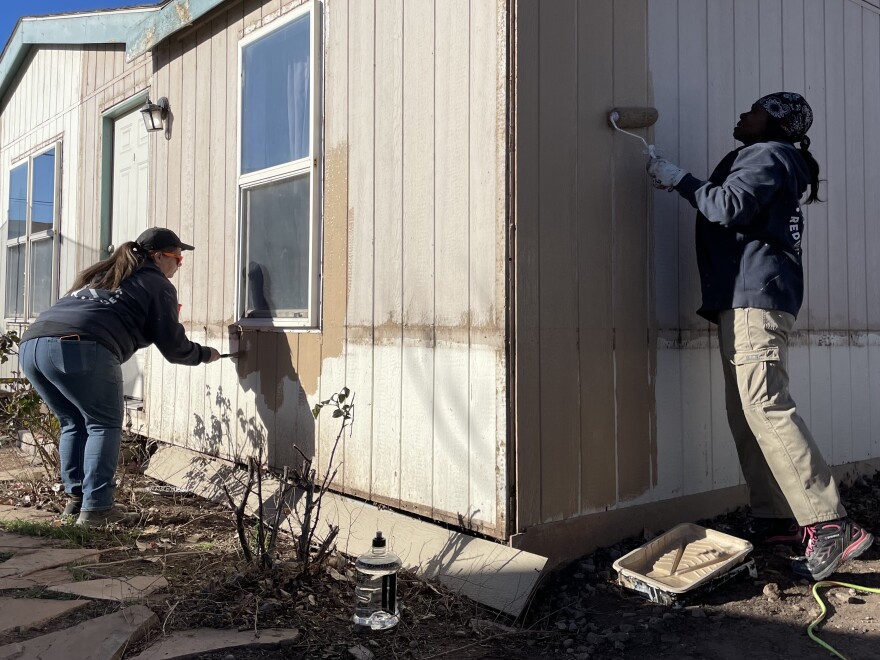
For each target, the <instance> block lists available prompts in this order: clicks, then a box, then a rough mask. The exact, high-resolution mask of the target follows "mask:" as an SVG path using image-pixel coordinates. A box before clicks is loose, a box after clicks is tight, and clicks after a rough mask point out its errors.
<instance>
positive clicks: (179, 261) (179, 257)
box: [162, 252, 183, 266]
mask: <svg viewBox="0 0 880 660" xmlns="http://www.w3.org/2000/svg"><path fill="white" fill-rule="evenodd" d="M162 254H164V255H165V256H166V257H174V258H175V259H177V265H178V266H179V265H180V264H182V263H183V255H182V254H175V253H174V252H163V253H162Z"/></svg>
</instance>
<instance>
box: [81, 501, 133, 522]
mask: <svg viewBox="0 0 880 660" xmlns="http://www.w3.org/2000/svg"><path fill="white" fill-rule="evenodd" d="M137 520H138V516H137V514H134V513H129V512H128V511H126V510H125V509H124V508H123V507H121V506H119V505H118V504H114V505H113V506H112V507H110V508H109V509H95V510H94V511H80V513H79V518H77V519H76V524H77V525H82V526H83V527H104V526H106V525H131V524H133V523H135V522H137Z"/></svg>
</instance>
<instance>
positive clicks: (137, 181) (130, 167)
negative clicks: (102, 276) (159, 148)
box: [110, 110, 150, 399]
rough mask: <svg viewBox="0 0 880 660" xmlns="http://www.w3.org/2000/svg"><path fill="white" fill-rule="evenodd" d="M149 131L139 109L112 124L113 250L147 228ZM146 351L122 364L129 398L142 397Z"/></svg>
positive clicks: (111, 238)
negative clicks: (145, 128)
mask: <svg viewBox="0 0 880 660" xmlns="http://www.w3.org/2000/svg"><path fill="white" fill-rule="evenodd" d="M147 137H148V133H147V132H146V130H144V122H143V120H142V119H141V113H140V112H139V111H138V110H135V111H134V112H131V113H129V114H127V115H125V116H123V117H120V118H119V119H117V120H116V121H115V122H114V124H113V211H112V215H111V218H110V250H111V251H112V250H113V249H115V248H116V246H117V245H121V244H122V243H125V242H126V241H133V240H134V239H136V238H137V237H138V236H139V235H140V233H141V232H142V231H143V230H144V229H146V228H147V210H148V209H147V203H148V194H149V189H150V161H149V155H150V150H149V144H150V143H149V141H148V139H147ZM143 374H144V355H143V352H142V351H138V352H137V353H135V354H134V357H132V358H131V359H130V360H129V361H128V362H126V363H125V364H123V365H122V375H123V378H124V379H125V386H124V394H125V398H127V399H143V396H144V378H143Z"/></svg>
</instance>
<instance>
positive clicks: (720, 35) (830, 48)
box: [639, 0, 880, 501]
mask: <svg viewBox="0 0 880 660" xmlns="http://www.w3.org/2000/svg"><path fill="white" fill-rule="evenodd" d="M648 21H649V39H648V42H649V69H650V72H651V78H652V84H651V87H652V89H653V95H654V96H653V102H654V105H655V106H656V107H657V109H658V110H659V112H660V120H659V121H658V123H657V124H656V126H655V128H654V141H655V143H656V144H657V146H658V147H659V148H660V149H661V150H663V152H664V153H665V154H667V156H668V157H669V158H670V159H672V160H674V161H676V162H677V163H678V164H680V165H681V166H682V167H683V168H685V169H686V170H689V171H692V172H693V173H694V174H695V175H696V176H698V177H703V178H706V177H708V174H709V173H710V171H711V168H712V167H714V165H715V164H716V163H717V162H718V160H719V159H720V158H721V157H722V156H723V155H724V153H726V152H727V151H728V150H729V149H731V148H733V146H734V144H735V143H734V141H733V139H732V137H731V136H730V133H731V131H732V129H733V125H734V124H735V123H736V118H737V116H738V114H739V113H740V112H743V111H744V110H746V109H747V108H748V107H749V106H750V105H751V103H752V102H753V101H754V100H755V99H757V98H758V97H759V96H760V95H763V94H767V93H769V92H773V91H779V90H781V89H789V90H793V91H797V92H801V93H803V94H804V95H805V96H806V98H807V100H808V101H809V102H810V104H811V105H812V107H813V109H814V111H815V114H816V119H815V123H814V125H813V128H812V130H811V131H810V136H811V138H812V147H811V150H812V152H813V154H814V155H815V156H816V158H817V160H818V161H819V163H820V166H821V167H822V174H821V177H822V178H823V179H827V182H825V183H823V186H822V191H821V197H822V199H824V200H826V201H825V202H824V203H820V204H814V205H812V206H809V207H805V212H806V213H805V215H806V218H807V230H806V242H805V269H806V285H805V302H804V307H803V309H802V311H801V314H800V316H799V318H798V323H797V326H796V329H797V333H796V335H795V337H794V339H793V342H792V343H793V346H792V349H791V352H790V360H791V365H790V372H791V381H792V393H793V395H794V397H795V400H796V401H797V402H798V405H799V407H800V411H801V414H802V415H803V416H804V418H805V419H806V420H807V421H808V423H809V424H810V426H811V428H812V431H813V433H814V435H815V436H816V441H817V443H818V444H819V446H820V447H821V449H822V451H823V452H824V454H825V457H826V459H827V460H828V461H829V462H830V463H832V464H838V465H839V464H844V463H848V462H852V461H858V460H863V459H869V458H877V457H880V414H878V413H876V412H874V411H876V410H880V376H878V375H877V371H878V366H880V357H878V356H880V349H878V344H880V333H878V331H880V284H878V278H877V273H878V272H880V270H878V269H880V230H878V229H877V218H878V216H880V192H878V186H877V183H876V180H875V179H876V173H875V171H874V170H875V169H876V168H874V167H873V166H870V165H867V164H870V163H875V162H876V161H877V159H878V157H880V125H878V122H877V121H876V118H877V117H880V16H878V10H876V9H873V8H871V7H869V6H866V5H865V4H864V3H860V2H854V1H851V0H827V1H824V2H823V1H822V0H782V1H781V2H759V1H758V0H742V1H740V0H736V1H735V2H733V1H717V2H716V1H714V0H713V1H707V0H656V1H655V0H652V1H651V2H650V3H649V9H648ZM675 44H677V48H676V47H675V46H674V45H675ZM694 215H695V212H694V210H693V209H692V208H691V207H690V206H689V205H688V204H686V203H684V202H683V201H681V200H680V199H678V198H677V197H676V196H675V195H668V194H666V193H662V192H657V193H655V194H654V207H653V220H654V239H655V243H654V246H655V251H656V261H655V263H656V268H655V287H656V299H657V305H656V308H657V318H658V325H659V332H660V337H659V340H658V355H657V387H656V392H657V437H658V470H659V475H658V477H659V478H658V483H657V486H656V487H655V488H654V489H653V490H652V492H651V493H650V494H646V496H645V497H643V498H640V500H639V501H648V500H659V499H665V498H668V497H674V496H678V495H686V494H690V493H697V492H703V491H708V490H711V489H717V488H723V487H725V486H732V485H735V484H737V483H741V481H742V476H741V473H740V471H739V468H738V462H737V459H736V453H735V450H734V447H733V441H732V439H731V437H730V432H729V430H728V428H727V422H726V415H725V411H724V396H723V380H722V378H721V366H720V358H719V356H718V348H717V339H716V336H715V333H714V329H713V328H710V327H709V326H708V324H706V323H705V322H704V321H702V320H701V319H700V318H699V317H697V316H696V314H695V310H696V308H697V306H698V304H699V279H698V276H697V270H696V257H695V254H694V245H693V225H694ZM676 231H677V235H678V241H675V240H674V239H673V237H674V236H675V232H676Z"/></svg>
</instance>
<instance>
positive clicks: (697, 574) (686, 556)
mask: <svg viewBox="0 0 880 660" xmlns="http://www.w3.org/2000/svg"><path fill="white" fill-rule="evenodd" d="M751 551H752V544H751V543H749V542H748V541H745V540H743V539H739V538H737V537H735V536H730V535H729V534H724V533H723V532H717V531H715V530H714V529H707V528H705V527H700V526H699V525H694V524H691V523H683V524H681V525H676V526H675V527H673V528H672V529H670V530H669V531H668V532H666V533H664V534H661V535H660V536H658V537H656V538H654V539H652V540H651V541H649V542H648V543H646V544H645V545H643V546H641V547H639V548H636V549H635V550H633V551H632V552H630V553H628V554H626V555H624V556H623V557H621V558H620V559H618V560H617V561H615V562H614V564H613V566H614V570H616V571H617V572H618V573H619V574H620V575H621V576H627V577H630V578H635V579H636V580H638V581H641V582H644V583H645V584H647V585H650V586H652V587H655V588H657V589H660V590H662V591H667V592H670V593H673V594H682V593H685V592H687V591H690V590H691V589H694V588H695V587H698V586H700V585H702V584H704V583H706V582H709V581H711V580H713V579H715V578H716V577H718V576H719V575H721V574H723V573H725V572H727V571H729V570H730V569H731V568H732V567H734V566H735V565H736V564H738V563H739V562H740V561H742V560H743V559H744V558H745V556H746V555H748V554H749V553H750V552H751Z"/></svg>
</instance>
